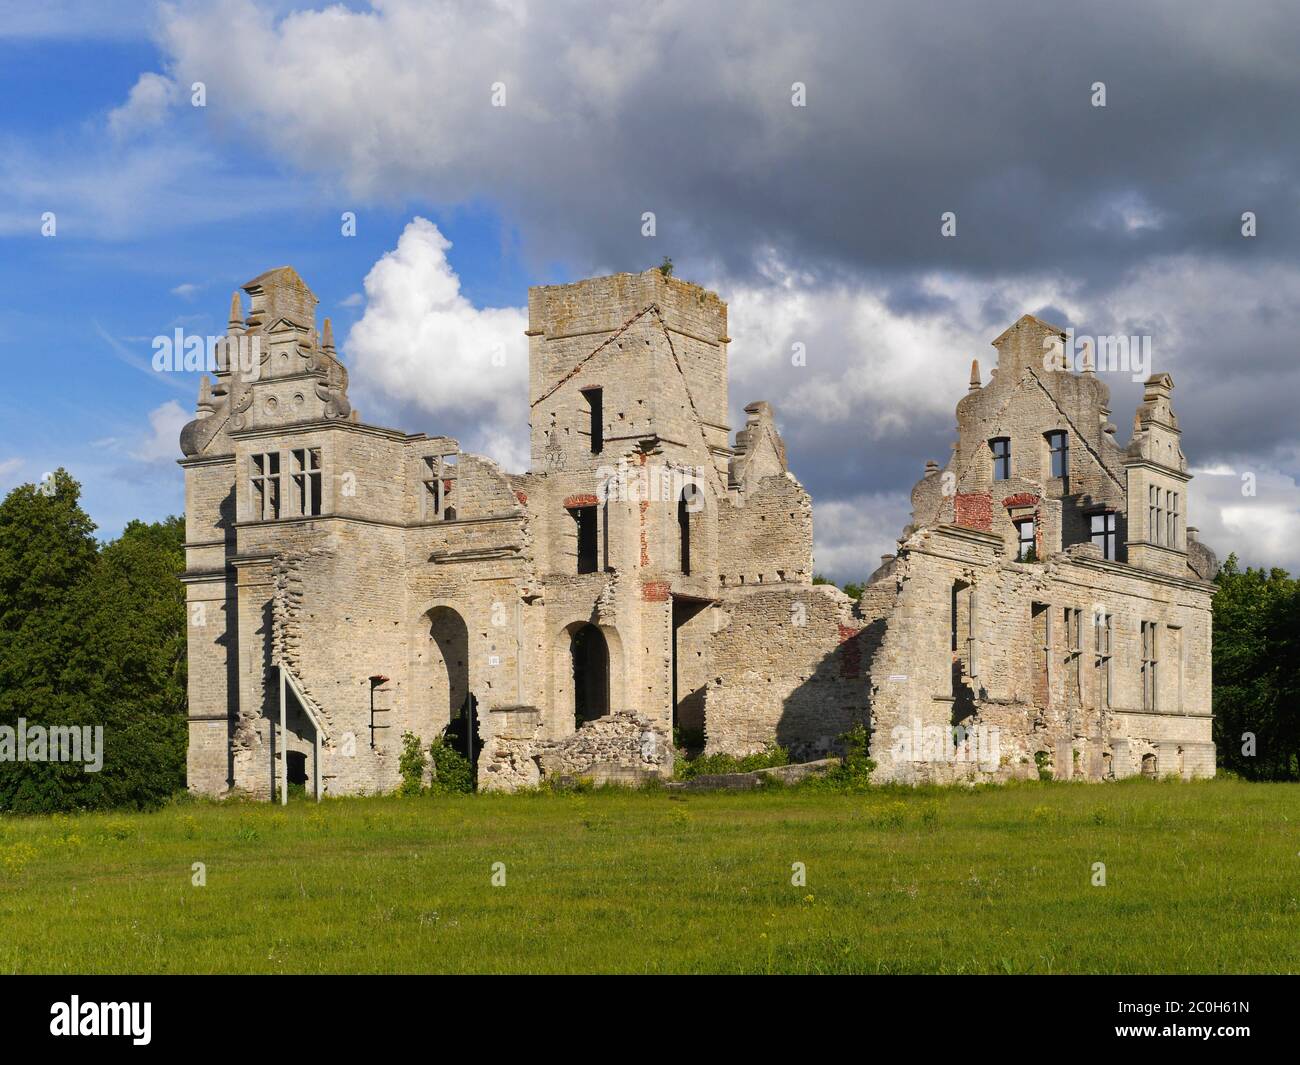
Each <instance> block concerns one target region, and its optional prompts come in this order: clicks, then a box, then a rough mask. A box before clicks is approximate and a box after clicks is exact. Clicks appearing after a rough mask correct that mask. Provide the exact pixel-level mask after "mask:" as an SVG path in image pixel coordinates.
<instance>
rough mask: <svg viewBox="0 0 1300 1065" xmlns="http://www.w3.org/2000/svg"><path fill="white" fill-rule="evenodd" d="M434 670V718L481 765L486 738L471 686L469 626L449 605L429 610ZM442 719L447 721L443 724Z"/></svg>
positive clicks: (431, 681)
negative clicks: (481, 728) (480, 757)
mask: <svg viewBox="0 0 1300 1065" xmlns="http://www.w3.org/2000/svg"><path fill="white" fill-rule="evenodd" d="M428 619H429V639H430V642H431V644H432V648H431V652H432V653H431V655H430V658H431V667H432V668H431V670H430V676H429V687H428V697H429V699H430V700H431V701H432V711H433V720H434V721H435V722H436V723H437V724H438V727H440V728H441V730H442V736H443V739H444V740H446V742H447V744H448V745H449V746H451V747H453V748H454V749H456V750H457V751H459V752H460V753H461V754H463V755H464V756H465V757H466V758H468V759H469V760H470V763H471V764H472V765H473V766H474V768H475V770H477V768H478V756H479V752H480V751H481V750H482V749H483V739H482V737H481V736H480V735H479V720H478V700H477V699H475V698H474V693H473V692H472V691H470V686H469V629H468V627H467V626H466V624H465V619H464V618H462V617H461V616H460V614H459V613H457V612H456V611H455V610H453V609H452V608H451V607H449V606H437V607H434V608H433V609H432V610H430V611H429V613H428ZM442 722H446V725H445V726H443V725H442Z"/></svg>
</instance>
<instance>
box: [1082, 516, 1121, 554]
mask: <svg viewBox="0 0 1300 1065" xmlns="http://www.w3.org/2000/svg"><path fill="white" fill-rule="evenodd" d="M1117 519H1118V515H1116V513H1115V512H1114V511H1113V510H1103V511H1101V512H1100V513H1098V514H1093V515H1091V516H1090V518H1089V521H1090V523H1091V530H1092V542H1093V543H1094V544H1096V545H1097V546H1098V547H1099V548H1101V557H1102V558H1106V559H1109V560H1110V561H1112V562H1114V561H1116V560H1117V559H1118V558H1119V554H1118V552H1119V533H1118V531H1117V528H1116V522H1117Z"/></svg>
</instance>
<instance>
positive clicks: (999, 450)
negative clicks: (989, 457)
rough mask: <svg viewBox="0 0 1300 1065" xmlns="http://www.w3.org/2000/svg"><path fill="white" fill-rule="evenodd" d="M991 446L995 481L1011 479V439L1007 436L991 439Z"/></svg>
mask: <svg viewBox="0 0 1300 1065" xmlns="http://www.w3.org/2000/svg"><path fill="white" fill-rule="evenodd" d="M989 448H990V449H991V450H992V452H993V479H994V480H995V481H1008V480H1010V479H1011V440H1010V438H1008V437H1005V436H999V437H996V438H994V439H993V440H990V441H989Z"/></svg>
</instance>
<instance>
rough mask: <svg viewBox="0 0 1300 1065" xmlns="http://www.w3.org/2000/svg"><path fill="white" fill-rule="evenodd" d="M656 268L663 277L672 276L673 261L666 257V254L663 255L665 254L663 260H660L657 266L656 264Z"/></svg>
mask: <svg viewBox="0 0 1300 1065" xmlns="http://www.w3.org/2000/svg"><path fill="white" fill-rule="evenodd" d="M658 270H659V272H660V273H661V274H663V275H664V277H672V276H673V261H672V260H671V259H670V258H668V256H667V255H665V256H664V261H663V262H661V263H660V264H659V266H658Z"/></svg>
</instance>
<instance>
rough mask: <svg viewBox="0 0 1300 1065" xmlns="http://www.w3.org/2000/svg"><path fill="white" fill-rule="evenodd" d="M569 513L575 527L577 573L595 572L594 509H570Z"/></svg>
mask: <svg viewBox="0 0 1300 1065" xmlns="http://www.w3.org/2000/svg"><path fill="white" fill-rule="evenodd" d="M569 513H570V514H572V515H573V520H574V522H575V524H576V525H577V533H578V572H579V573H595V572H596V508H595V507H572V508H570V510H569Z"/></svg>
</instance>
